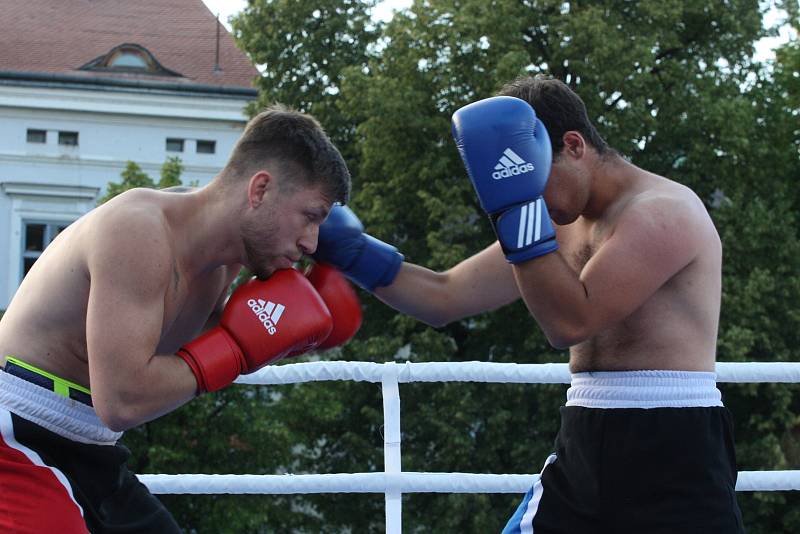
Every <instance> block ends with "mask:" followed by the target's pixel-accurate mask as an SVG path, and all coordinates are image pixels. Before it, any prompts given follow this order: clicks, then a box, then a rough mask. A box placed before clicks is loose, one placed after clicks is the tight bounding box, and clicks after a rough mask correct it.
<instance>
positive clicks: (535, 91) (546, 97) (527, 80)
mask: <svg viewBox="0 0 800 534" xmlns="http://www.w3.org/2000/svg"><path fill="white" fill-rule="evenodd" d="M498 94H500V95H505V96H513V97H516V98H519V99H521V100H524V101H525V102H527V103H528V104H530V105H531V107H533V109H534V110H535V111H536V116H537V117H538V118H539V119H540V120H541V121H542V122H543V123H544V125H545V128H547V133H548V134H549V135H550V144H551V145H552V148H553V159H555V158H556V157H557V156H558V155H559V154H560V153H561V149H562V148H564V133H565V132H568V131H571V130H574V131H577V132H580V133H581V135H583V137H584V139H586V141H587V142H588V143H589V144H591V145H592V146H593V147H594V148H595V150H597V152H598V153H599V154H601V155H603V154H605V153H607V152H609V151H611V149H610V148H609V146H608V143H606V141H605V140H604V139H603V138H602V137H601V136H600V134H599V133H598V132H597V129H596V128H595V127H594V125H593V124H592V121H590V120H589V116H588V114H587V113H586V105H585V104H584V103H583V100H581V97H579V96H578V95H577V94H576V93H575V92H574V91H573V90H572V89H570V88H569V87H568V86H567V84H565V83H564V82H562V81H561V80H558V79H556V78H553V77H551V76H543V75H541V74H537V75H536V76H535V77H532V76H523V77H521V78H517V79H516V80H514V81H513V82H510V83H507V84H506V85H504V86H503V88H502V89H500V92H499V93H498Z"/></svg>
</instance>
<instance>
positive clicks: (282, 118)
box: [222, 104, 350, 203]
mask: <svg viewBox="0 0 800 534" xmlns="http://www.w3.org/2000/svg"><path fill="white" fill-rule="evenodd" d="M266 165H272V166H274V167H277V168H278V169H280V172H281V174H282V176H283V179H282V181H281V187H284V188H285V187H290V188H296V187H298V186H305V187H320V186H321V187H322V191H323V194H325V196H326V197H328V199H329V200H330V201H331V202H341V203H346V202H347V200H348V198H349V196H350V172H349V171H348V170H347V165H346V164H345V162H344V159H342V155H341V154H340V153H339V150H338V149H337V148H336V147H335V146H334V145H333V143H332V142H331V140H330V139H329V138H328V136H327V134H326V133H325V131H324V130H323V129H322V126H320V124H319V122H317V120H316V119H315V118H314V117H312V116H310V115H306V114H305V113H300V112H299V111H295V110H293V109H290V108H288V107H286V106H284V105H282V104H274V105H272V106H269V107H268V108H266V109H265V110H264V111H262V112H261V113H259V114H258V115H256V116H255V117H253V118H252V119H251V120H250V122H248V123H247V126H246V127H245V129H244V133H243V134H242V136H241V137H240V138H239V141H238V142H237V143H236V146H235V147H234V149H233V153H231V157H230V158H229V159H228V163H227V164H226V165H225V168H224V169H223V170H222V179H223V180H235V179H238V178H243V177H247V178H249V177H250V176H252V175H253V174H254V173H256V172H258V171H259V170H260V169H263V168H264V167H265V166H266Z"/></svg>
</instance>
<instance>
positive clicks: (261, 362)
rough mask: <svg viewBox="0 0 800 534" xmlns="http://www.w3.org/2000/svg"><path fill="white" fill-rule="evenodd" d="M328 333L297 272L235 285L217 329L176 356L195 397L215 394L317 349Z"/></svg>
mask: <svg viewBox="0 0 800 534" xmlns="http://www.w3.org/2000/svg"><path fill="white" fill-rule="evenodd" d="M332 328H333V323H332V319H331V314H330V312H329V311H328V308H327V307H326V306H325V303H324V302H323V300H322V298H321V297H320V296H319V294H318V293H317V291H316V290H315V289H314V288H313V287H312V285H311V283H310V282H309V281H308V280H307V279H306V278H305V277H304V276H303V275H302V274H301V273H299V272H298V271H297V270H295V269H285V270H281V271H277V272H275V274H273V275H272V276H271V277H270V278H269V279H268V280H265V281H260V280H251V281H249V282H247V283H245V284H242V285H241V286H239V288H237V289H236V291H235V292H234V293H233V295H231V298H230V299H229V300H228V303H227V305H226V306H225V310H224V311H223V312H222V319H221V320H220V322H219V326H217V327H216V328H213V329H212V330H209V331H208V332H206V333H205V334H203V335H202V336H200V337H198V338H197V339H195V340H193V341H190V342H189V343H187V344H186V345H184V346H183V347H181V348H180V349H179V350H178V356H180V357H181V358H183V360H184V361H185V362H186V363H187V364H188V365H189V367H190V368H191V369H192V372H193V373H194V375H195V378H197V390H198V392H199V393H204V392H206V391H216V390H218V389H222V388H223V387H225V386H227V385H228V384H230V383H231V382H233V381H234V380H235V379H236V377H237V376H239V375H240V374H243V373H252V372H253V371H256V370H257V369H260V368H261V367H263V366H265V365H267V364H270V363H272V362H274V361H277V360H279V359H281V358H283V357H284V356H287V355H289V354H301V353H303V352H306V351H308V350H311V349H313V348H315V347H317V346H318V345H319V344H320V343H321V342H322V341H323V340H325V339H326V338H327V337H328V336H329V334H330V332H331V329H332Z"/></svg>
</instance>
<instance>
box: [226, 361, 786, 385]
mask: <svg viewBox="0 0 800 534" xmlns="http://www.w3.org/2000/svg"><path fill="white" fill-rule="evenodd" d="M389 363H391V362H389ZM385 365H387V364H383V363H371V362H307V363H292V364H287V365H278V366H271V367H265V368H263V369H261V370H259V371H257V372H255V373H252V374H249V375H243V376H240V377H239V378H238V379H237V380H236V383H238V384H296V383H301V382H319V381H327V380H350V381H356V382H380V381H381V378H382V377H383V373H384V372H385ZM394 365H397V366H398V367H399V368H400V369H399V371H398V374H397V379H398V382H400V383H408V382H493V383H516V384H568V383H569V381H570V374H569V369H568V368H567V364H566V363H541V364H521V363H494V362H431V363H412V362H407V363H396V364H394ZM716 372H717V381H718V382H737V383H754V382H783V383H798V382H800V362H718V363H717V368H716Z"/></svg>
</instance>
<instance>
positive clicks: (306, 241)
mask: <svg viewBox="0 0 800 534" xmlns="http://www.w3.org/2000/svg"><path fill="white" fill-rule="evenodd" d="M318 238H319V225H316V224H312V225H311V228H310V229H309V230H308V231H306V232H305V233H304V234H303V236H302V237H301V238H300V241H298V243H297V244H298V246H299V247H300V250H301V251H302V252H303V254H305V255H306V256H310V255H312V254H313V253H314V252H315V251H316V250H317V240H318Z"/></svg>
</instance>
